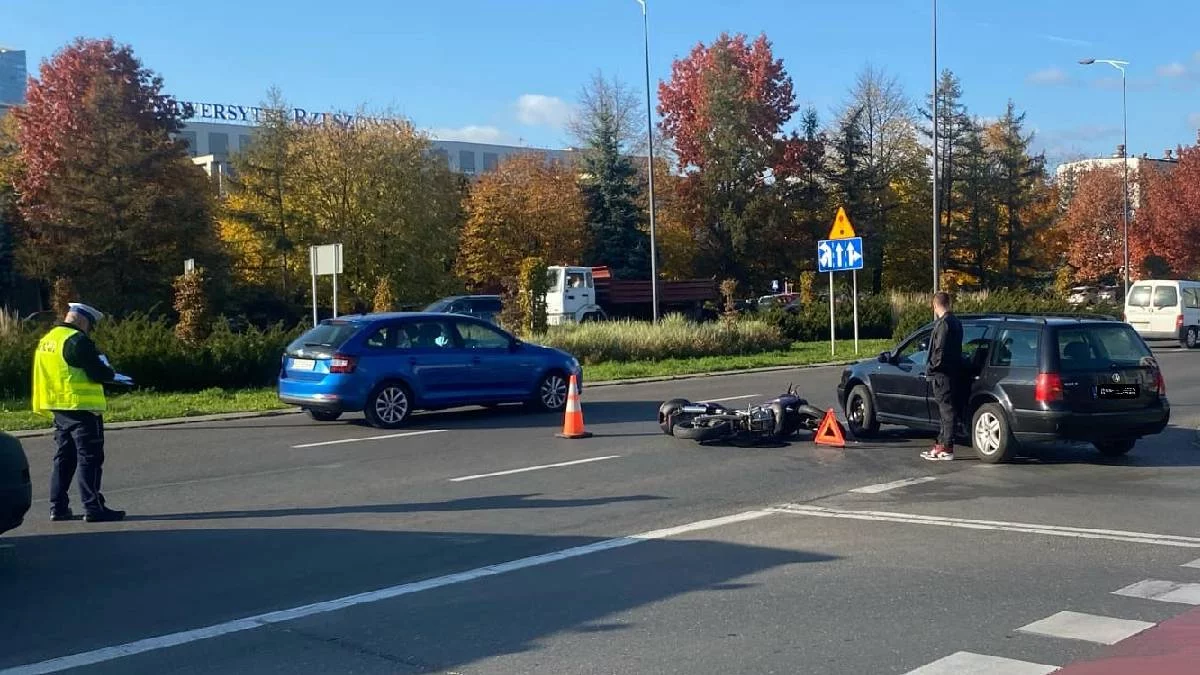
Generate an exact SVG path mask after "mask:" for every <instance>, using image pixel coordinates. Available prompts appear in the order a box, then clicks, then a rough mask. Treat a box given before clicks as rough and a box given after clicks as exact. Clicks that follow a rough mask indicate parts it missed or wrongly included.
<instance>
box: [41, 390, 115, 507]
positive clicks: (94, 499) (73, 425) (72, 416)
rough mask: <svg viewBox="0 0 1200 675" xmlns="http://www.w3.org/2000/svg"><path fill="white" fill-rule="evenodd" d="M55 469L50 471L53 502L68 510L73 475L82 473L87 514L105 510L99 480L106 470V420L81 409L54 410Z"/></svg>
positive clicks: (80, 497) (80, 488)
mask: <svg viewBox="0 0 1200 675" xmlns="http://www.w3.org/2000/svg"><path fill="white" fill-rule="evenodd" d="M54 442H55V443H56V444H57V446H58V448H57V450H55V452H54V470H53V471H52V472H51V473H50V504H51V506H52V507H53V508H54V509H55V510H64V511H65V510H66V508H67V505H68V503H69V501H70V497H69V496H68V491H69V490H70V487H71V478H73V477H74V476H75V475H76V469H78V476H79V499H80V501H81V502H83V508H84V511H85V512H86V513H99V512H100V511H103V510H104V497H102V496H101V495H100V480H101V477H102V475H103V473H104V420H103V418H101V417H100V415H97V414H96V413H93V412H86V411H82V410H71V411H59V410H56V411H54Z"/></svg>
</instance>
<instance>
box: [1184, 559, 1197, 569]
mask: <svg viewBox="0 0 1200 675" xmlns="http://www.w3.org/2000/svg"><path fill="white" fill-rule="evenodd" d="M1183 567H1194V568H1196V569H1200V558H1197V559H1196V560H1193V561H1192V562H1190V563H1184V564H1183Z"/></svg>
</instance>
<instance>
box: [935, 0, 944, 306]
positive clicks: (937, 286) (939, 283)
mask: <svg viewBox="0 0 1200 675" xmlns="http://www.w3.org/2000/svg"><path fill="white" fill-rule="evenodd" d="M937 57H938V53H937V0H933V292H934V293H937V292H938V291H939V290H941V288H942V277H941V275H940V274H939V273H938V263H939V260H938V252H939V250H938V249H939V248H940V247H939V246H938V244H939V243H941V242H940V239H941V236H940V234H941V233H940V230H941V220H940V218H939V215H940V214H939V213H938V67H937Z"/></svg>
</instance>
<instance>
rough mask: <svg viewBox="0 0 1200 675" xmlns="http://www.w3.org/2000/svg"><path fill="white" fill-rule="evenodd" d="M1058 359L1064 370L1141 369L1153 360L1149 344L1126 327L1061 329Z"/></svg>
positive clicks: (1124, 325)
mask: <svg viewBox="0 0 1200 675" xmlns="http://www.w3.org/2000/svg"><path fill="white" fill-rule="evenodd" d="M1058 356H1059V365H1060V366H1061V368H1062V370H1064V371H1072V370H1075V371H1078V370H1094V369H1106V368H1109V367H1111V366H1113V365H1117V366H1124V367H1131V366H1140V365H1142V364H1143V363H1144V362H1145V359H1148V358H1153V354H1151V352H1150V349H1149V348H1148V347H1146V343H1145V342H1143V341H1142V339H1141V338H1139V337H1138V335H1137V333H1135V332H1134V330H1133V329H1132V328H1130V327H1129V326H1128V325H1126V324H1113V325H1111V326H1081V327H1079V328H1060V329H1059V330H1058Z"/></svg>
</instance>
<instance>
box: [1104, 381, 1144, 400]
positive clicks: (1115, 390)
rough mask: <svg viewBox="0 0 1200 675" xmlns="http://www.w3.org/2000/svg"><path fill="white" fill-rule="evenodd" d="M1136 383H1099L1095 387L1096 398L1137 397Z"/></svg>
mask: <svg viewBox="0 0 1200 675" xmlns="http://www.w3.org/2000/svg"><path fill="white" fill-rule="evenodd" d="M1138 394H1139V391H1138V386H1137V385H1136V384H1101V385H1099V386H1097V387H1096V398H1117V399H1121V398H1137V397H1138Z"/></svg>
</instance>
